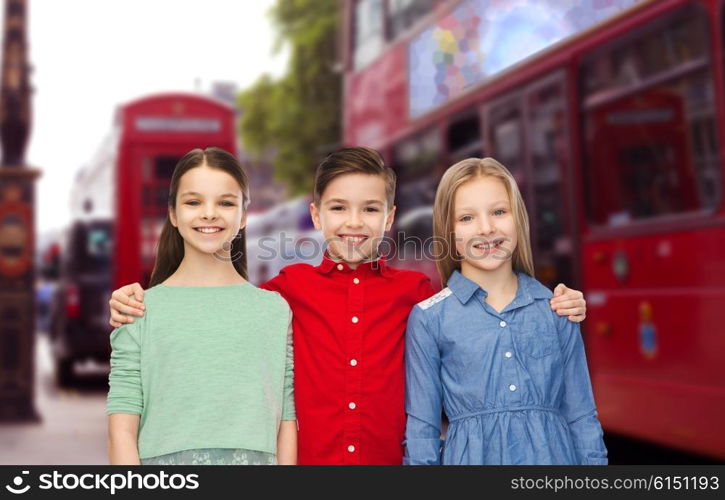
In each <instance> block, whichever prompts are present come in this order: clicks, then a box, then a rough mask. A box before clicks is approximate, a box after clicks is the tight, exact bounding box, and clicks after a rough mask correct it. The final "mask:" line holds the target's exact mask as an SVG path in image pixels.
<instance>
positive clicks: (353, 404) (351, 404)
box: [347, 402, 357, 410]
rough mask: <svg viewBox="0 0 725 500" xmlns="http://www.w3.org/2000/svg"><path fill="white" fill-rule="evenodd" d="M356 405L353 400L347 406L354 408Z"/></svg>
mask: <svg viewBox="0 0 725 500" xmlns="http://www.w3.org/2000/svg"><path fill="white" fill-rule="evenodd" d="M356 406H357V405H356V404H355V403H352V402H351V403H350V404H349V405H347V407H348V408H350V409H351V410H354V409H355V407H356Z"/></svg>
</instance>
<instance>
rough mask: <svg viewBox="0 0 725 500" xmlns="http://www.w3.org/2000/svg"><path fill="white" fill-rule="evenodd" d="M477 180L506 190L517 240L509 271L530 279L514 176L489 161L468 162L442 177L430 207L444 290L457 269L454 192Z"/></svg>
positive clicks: (530, 259) (526, 219)
mask: <svg viewBox="0 0 725 500" xmlns="http://www.w3.org/2000/svg"><path fill="white" fill-rule="evenodd" d="M478 177H493V178H495V179H498V180H500V181H501V182H502V183H503V185H504V187H505V188H506V192H507V193H508V196H509V200H510V201H511V212H512V214H513V216H514V221H515V222H516V238H517V240H518V243H517V244H516V248H515V249H514V252H513V256H512V259H511V261H512V262H511V263H512V267H513V269H514V270H515V271H523V272H525V273H526V274H528V275H529V276H533V275H534V259H533V257H532V253H531V238H530V236H529V216H528V214H527V213H526V206H525V205H524V199H523V198H522V196H521V191H519V187H518V185H517V184H516V180H515V179H514V176H513V175H511V172H509V171H508V169H507V168H506V167H504V166H503V165H501V164H500V163H499V162H497V161H496V160H494V159H493V158H483V159H481V158H468V159H466V160H462V161H459V162H458V163H456V164H455V165H453V166H452V167H450V168H449V169H448V170H446V172H445V173H444V174H443V177H442V178H441V182H440V184H438V190H437V191H436V199H435V204H434V206H433V236H434V239H433V244H434V255H435V257H436V268H437V269H438V274H439V275H440V277H441V283H442V285H443V286H446V283H448V278H450V277H451V274H453V271H455V270H459V271H460V269H461V262H460V261H461V259H460V257H459V258H456V257H457V255H456V254H457V252H456V239H455V232H454V230H453V210H454V208H455V207H454V201H455V197H456V191H457V190H458V188H459V187H461V185H462V184H465V183H466V182H468V181H471V180H473V179H476V178H478ZM445 247H447V248H445Z"/></svg>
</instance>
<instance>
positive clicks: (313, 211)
mask: <svg viewBox="0 0 725 500" xmlns="http://www.w3.org/2000/svg"><path fill="white" fill-rule="evenodd" d="M310 217H312V223H313V224H314V225H315V229H317V230H318V231H320V230H321V229H322V223H321V222H320V211H319V210H318V208H317V205H315V203H314V202H312V203H310Z"/></svg>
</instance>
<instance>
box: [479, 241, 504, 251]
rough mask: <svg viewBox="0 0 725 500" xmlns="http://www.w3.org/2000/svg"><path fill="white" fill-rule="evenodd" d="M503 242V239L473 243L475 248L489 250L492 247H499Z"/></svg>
mask: <svg viewBox="0 0 725 500" xmlns="http://www.w3.org/2000/svg"><path fill="white" fill-rule="evenodd" d="M502 243H503V240H497V241H495V242H492V243H488V242H484V243H476V244H475V245H473V247H474V248H478V249H479V250H488V249H490V248H498V247H500V246H501V244H502Z"/></svg>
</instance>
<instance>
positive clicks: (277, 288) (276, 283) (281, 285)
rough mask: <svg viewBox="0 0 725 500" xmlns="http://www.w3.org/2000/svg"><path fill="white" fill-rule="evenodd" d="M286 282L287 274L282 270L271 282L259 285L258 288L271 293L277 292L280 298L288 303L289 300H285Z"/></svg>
mask: <svg viewBox="0 0 725 500" xmlns="http://www.w3.org/2000/svg"><path fill="white" fill-rule="evenodd" d="M287 281H288V273H287V271H286V268H285V269H282V270H281V271H280V272H279V274H278V275H277V276H275V277H274V278H272V279H271V280H269V281H267V282H266V283H262V284H261V285H259V288H262V289H264V290H269V291H271V292H277V293H278V294H280V295H281V296H282V298H283V299H285V300H286V301H287V302H289V299H288V298H287V293H286V292H287Z"/></svg>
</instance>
